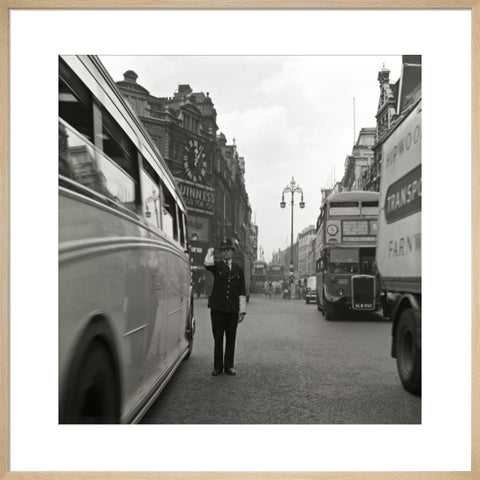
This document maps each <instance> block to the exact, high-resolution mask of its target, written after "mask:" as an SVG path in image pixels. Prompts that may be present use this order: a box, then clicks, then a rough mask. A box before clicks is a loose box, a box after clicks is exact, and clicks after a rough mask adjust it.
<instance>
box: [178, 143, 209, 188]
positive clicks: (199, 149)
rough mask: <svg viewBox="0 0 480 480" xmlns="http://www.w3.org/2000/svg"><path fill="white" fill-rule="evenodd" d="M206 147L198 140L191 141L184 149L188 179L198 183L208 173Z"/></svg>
mask: <svg viewBox="0 0 480 480" xmlns="http://www.w3.org/2000/svg"><path fill="white" fill-rule="evenodd" d="M206 157H207V156H206V154H205V147H204V146H203V145H202V144H201V143H200V142H199V141H198V140H189V141H188V143H187V145H186V146H185V148H184V149H183V166H184V168H185V173H186V174H187V176H188V178H189V179H190V180H192V181H194V182H198V181H199V180H202V179H203V178H204V177H205V173H206V172H207V158H206Z"/></svg>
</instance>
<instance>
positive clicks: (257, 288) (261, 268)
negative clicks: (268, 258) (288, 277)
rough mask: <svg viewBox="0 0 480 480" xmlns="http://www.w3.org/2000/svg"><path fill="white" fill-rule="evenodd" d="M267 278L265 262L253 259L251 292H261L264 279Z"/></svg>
mask: <svg viewBox="0 0 480 480" xmlns="http://www.w3.org/2000/svg"><path fill="white" fill-rule="evenodd" d="M266 279H267V262H265V261H264V260H255V261H254V262H253V265H252V284H251V292H252V293H263V289H264V285H265V280H266Z"/></svg>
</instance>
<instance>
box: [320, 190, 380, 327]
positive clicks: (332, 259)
mask: <svg viewBox="0 0 480 480" xmlns="http://www.w3.org/2000/svg"><path fill="white" fill-rule="evenodd" d="M378 202H379V194H378V192H365V191H353V192H341V193H336V194H332V195H330V196H329V197H327V199H326V200H325V203H324V204H323V206H322V209H321V212H320V215H319V217H318V219H317V234H316V238H315V262H316V277H317V306H318V309H319V310H321V311H323V313H324V315H325V318H326V319H327V320H333V319H334V318H335V317H336V316H337V315H338V313H339V311H340V310H341V309H344V310H363V311H373V310H377V309H378V308H379V307H380V304H379V303H380V289H379V285H378V282H377V281H376V274H375V248H376V241H377V227H378V211H379V205H378Z"/></svg>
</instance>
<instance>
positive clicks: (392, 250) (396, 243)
mask: <svg viewBox="0 0 480 480" xmlns="http://www.w3.org/2000/svg"><path fill="white" fill-rule="evenodd" d="M421 248H422V235H421V233H415V234H414V235H408V236H406V237H400V238H399V239H398V240H390V241H389V242H388V256H389V257H401V256H404V255H409V254H410V253H412V252H416V251H419V250H421Z"/></svg>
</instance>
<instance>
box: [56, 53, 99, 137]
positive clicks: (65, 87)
mask: <svg viewBox="0 0 480 480" xmlns="http://www.w3.org/2000/svg"><path fill="white" fill-rule="evenodd" d="M60 75H61V78H60V79H59V92H58V111H59V116H60V118H63V119H64V120H65V121H66V122H67V123H68V124H69V125H71V126H72V127H73V128H74V129H75V130H77V132H79V133H80V134H81V135H83V137H85V138H86V139H87V140H88V141H90V142H92V143H93V113H92V95H91V93H90V92H89V91H88V89H87V88H86V87H85V85H84V84H83V83H82V82H81V81H80V80H79V79H78V78H77V77H76V75H75V74H74V73H73V72H72V71H71V70H70V69H69V68H68V67H67V66H66V65H65V64H64V63H63V62H62V61H60Z"/></svg>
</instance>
